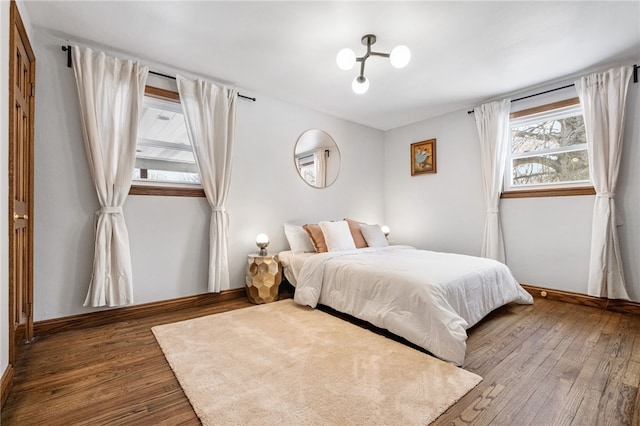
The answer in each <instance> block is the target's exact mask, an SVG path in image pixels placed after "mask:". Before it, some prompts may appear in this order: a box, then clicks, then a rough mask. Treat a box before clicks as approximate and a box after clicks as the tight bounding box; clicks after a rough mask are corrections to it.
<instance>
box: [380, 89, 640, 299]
mask: <svg viewBox="0 0 640 426" xmlns="http://www.w3.org/2000/svg"><path fill="white" fill-rule="evenodd" d="M566 83H567V82H558V83H556V84H554V85H553V86H552V87H561V86H563V85H564V84H566ZM545 89H547V88H538V89H536V90H534V91H529V92H535V91H542V90H545ZM639 92H640V84H632V85H631V86H630V90H629V100H628V106H627V112H626V114H627V115H626V117H627V120H626V129H625V143H624V150H623V161H622V166H621V167H622V169H621V171H620V178H619V187H618V190H617V191H616V192H617V207H618V209H619V211H620V213H621V217H622V218H623V221H624V225H622V226H620V227H619V228H618V230H619V234H620V243H621V249H622V252H623V263H624V268H625V273H626V278H627V289H628V290H629V293H630V297H631V298H632V299H633V300H636V301H640V266H639V265H638V261H637V260H638V259H639V258H640V201H639V200H640V195H639V194H640V190H639V189H640V176H639V174H638V167H637V164H638V163H639V162H640V149H639V147H638V140H639V137H640V122H639V121H638V120H637V119H636V118H637V117H639V116H640V106H639V105H638V104H639V101H638V93H639ZM523 94H524V95H526V94H529V93H523ZM567 94H569V97H572V96H576V93H575V89H573V88H572V89H567V90H565V91H563V92H556V93H554V94H552V95H548V96H540V97H535V98H531V99H529V100H527V101H522V102H516V103H513V104H512V110H513V111H515V110H519V109H524V108H529V107H531V106H534V105H535V104H536V103H537V104H546V103H549V102H553V101H555V100H557V99H558V98H563V97H567ZM515 97H516V96H514V97H513V98H515ZM469 109H470V108H469ZM431 138H436V139H437V165H438V173H437V174H435V175H433V174H431V175H418V176H414V177H412V176H411V174H410V162H409V159H410V155H409V146H410V144H411V143H412V142H416V141H420V140H425V139H431ZM385 156H386V163H385V174H386V180H385V194H386V205H385V217H386V222H387V224H388V225H389V226H390V227H391V232H392V236H393V239H394V242H397V243H407V244H411V245H415V246H417V247H419V248H424V249H432V250H442V251H452V252H459V253H466V254H473V255H479V254H480V248H481V244H482V235H483V228H484V217H485V203H484V196H483V194H482V178H481V166H480V161H479V142H478V136H477V131H476V128H475V122H474V118H473V115H469V114H467V111H466V110H463V111H458V112H454V113H451V114H447V115H444V116H441V117H436V118H433V119H429V120H425V121H422V122H418V123H415V124H411V125H408V126H404V127H401V128H398V129H394V130H391V131H388V132H387V133H386V134H385ZM593 202H594V196H574V197H545V198H520V199H504V200H502V201H501V205H500V206H501V217H502V224H503V232H504V236H505V246H506V252H507V264H508V265H509V267H510V268H511V269H512V271H513V272H514V275H515V276H516V278H517V279H518V280H519V281H520V282H522V283H527V284H531V285H536V286H541V287H548V288H553V289H559V290H566V291H572V292H578V293H583V294H586V293H587V279H588V265H589V251H590V243H591V222H592V210H593Z"/></svg>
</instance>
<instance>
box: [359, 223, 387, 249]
mask: <svg viewBox="0 0 640 426" xmlns="http://www.w3.org/2000/svg"><path fill="white" fill-rule="evenodd" d="M360 232H362V235H363V236H364V239H365V240H366V241H367V244H368V245H369V247H387V246H388V245H389V242H388V241H387V237H385V236H384V232H382V229H381V228H380V225H367V224H366V223H361V224H360Z"/></svg>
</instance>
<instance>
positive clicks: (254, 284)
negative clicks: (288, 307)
mask: <svg viewBox="0 0 640 426" xmlns="http://www.w3.org/2000/svg"><path fill="white" fill-rule="evenodd" d="M280 281H282V270H281V269H280V263H279V262H278V256H277V255H273V256H260V255H258V254H250V255H249V258H248V260H247V275H246V282H245V284H246V290H247V297H248V298H249V301H250V302H251V303H255V304H261V303H269V302H275V301H276V300H278V289H279V287H280Z"/></svg>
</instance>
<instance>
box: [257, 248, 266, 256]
mask: <svg viewBox="0 0 640 426" xmlns="http://www.w3.org/2000/svg"><path fill="white" fill-rule="evenodd" d="M258 255H260V256H266V255H267V249H266V248H261V249H260V250H259V251H258Z"/></svg>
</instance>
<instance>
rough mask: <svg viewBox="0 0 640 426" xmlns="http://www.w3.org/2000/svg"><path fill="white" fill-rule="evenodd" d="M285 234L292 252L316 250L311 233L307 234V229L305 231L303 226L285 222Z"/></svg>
mask: <svg viewBox="0 0 640 426" xmlns="http://www.w3.org/2000/svg"><path fill="white" fill-rule="evenodd" d="M284 235H285V236H286V237H287V241H288V242H289V247H290V248H291V251H292V252H294V253H313V252H315V251H316V248H315V247H314V246H313V241H311V238H309V234H307V231H305V230H304V229H303V228H302V226H298V225H292V224H290V223H285V224H284Z"/></svg>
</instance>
